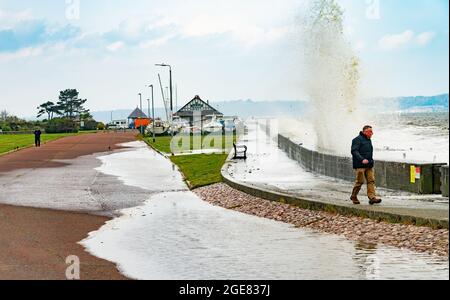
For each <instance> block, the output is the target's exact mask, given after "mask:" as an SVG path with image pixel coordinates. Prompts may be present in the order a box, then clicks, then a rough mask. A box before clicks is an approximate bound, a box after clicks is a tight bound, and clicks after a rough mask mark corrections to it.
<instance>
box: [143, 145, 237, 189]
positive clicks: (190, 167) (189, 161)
mask: <svg viewBox="0 0 450 300" xmlns="http://www.w3.org/2000/svg"><path fill="white" fill-rule="evenodd" d="M184 138H185V140H184V141H186V139H189V141H190V145H189V149H190V150H194V148H196V147H194V138H193V137H192V136H184ZM228 138H230V136H228ZM232 138H233V141H236V136H233V137H232ZM142 139H143V140H144V141H145V142H146V143H147V144H148V145H149V146H151V147H152V148H154V149H155V150H158V151H160V152H163V153H166V154H171V153H172V150H171V141H172V137H171V136H162V137H157V138H156V141H155V142H153V139H152V138H151V137H145V138H142ZM207 139H209V140H207ZM225 141H226V137H223V136H218V137H217V136H216V137H215V139H214V138H213V137H211V136H202V139H201V143H202V149H222V150H225V151H224V153H229V151H230V147H232V145H226V143H225ZM216 144H217V145H216ZM180 146H181V145H180ZM227 157H228V154H191V155H179V156H171V157H170V160H171V161H172V162H173V163H174V164H175V165H177V166H178V168H179V169H180V171H181V172H182V173H183V175H184V177H185V179H186V181H187V183H188V185H189V187H190V188H191V189H195V188H199V187H202V186H207V185H211V184H215V183H219V182H222V175H221V172H220V171H221V169H222V167H223V165H224V164H225V161H226V159H227Z"/></svg>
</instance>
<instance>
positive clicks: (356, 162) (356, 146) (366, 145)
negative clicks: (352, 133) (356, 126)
mask: <svg viewBox="0 0 450 300" xmlns="http://www.w3.org/2000/svg"><path fill="white" fill-rule="evenodd" d="M352 156H353V169H370V168H373V167H374V166H375V162H374V160H373V145H372V141H371V140H370V139H368V138H367V137H366V136H365V135H364V134H363V133H362V132H360V133H359V136H357V137H356V138H355V139H354V140H353V142H352ZM365 159H367V160H368V161H369V163H368V164H367V165H365V164H363V160H365Z"/></svg>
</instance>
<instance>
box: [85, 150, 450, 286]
mask: <svg viewBox="0 0 450 300" xmlns="http://www.w3.org/2000/svg"><path fill="white" fill-rule="evenodd" d="M134 152H136V155H137V157H138V156H139V148H138V149H135V150H134ZM133 156H134V155H133V152H130V153H128V154H127V157H129V158H131V157H133ZM152 157H153V156H152ZM153 158H155V157H153ZM122 159H123V157H121V156H119V155H110V156H105V157H103V158H102V161H103V163H104V164H105V163H107V164H109V165H111V166H112V165H114V166H115V167H114V168H113V169H114V170H115V171H114V173H115V174H116V176H120V178H121V179H120V181H121V182H123V183H126V184H127V185H130V186H139V187H142V188H144V189H147V190H148V191H151V190H152V189H155V190H159V187H158V186H155V185H154V184H153V183H152V182H151V181H142V182H140V183H138V182H137V181H134V179H133V176H134V175H133V173H132V172H130V170H131V169H132V168H129V167H128V165H127V164H122V162H121V160H122ZM155 159H157V158H155ZM121 165H122V166H124V169H123V170H121V167H120V166H121ZM105 168H106V166H103V167H101V168H99V170H102V169H103V170H105ZM167 169H168V170H170V169H171V166H170V165H169V164H167ZM110 170H111V169H110ZM140 172H142V173H141V175H142V176H144V177H147V176H149V177H151V176H152V175H151V174H152V165H151V164H142V165H141V171H140ZM145 172H147V173H145ZM108 174H113V172H108ZM146 174H147V175H146ZM175 181H177V180H175ZM177 184H182V181H181V178H179V179H178V183H177V182H175V185H176V186H177ZM121 213H122V214H123V215H122V216H121V217H118V218H116V219H114V220H112V221H110V222H108V223H107V224H106V225H105V226H103V227H102V228H101V229H100V230H98V231H96V232H92V233H91V234H90V237H89V238H87V239H85V240H84V241H82V242H81V244H82V245H83V246H85V247H86V249H87V251H89V252H90V253H91V254H93V255H96V256H98V257H100V258H103V259H106V260H109V261H112V262H114V263H116V264H117V265H118V267H119V269H120V271H121V272H122V273H123V274H125V275H126V276H128V277H131V278H135V279H179V280H182V279H432V278H433V279H448V269H449V267H448V260H447V259H446V258H442V257H437V256H432V255H427V254H418V253H415V252H411V251H408V250H400V249H397V248H391V247H385V246H374V245H362V244H358V243H356V242H353V241H349V240H347V239H345V238H344V237H340V236H337V235H330V234H324V233H319V232H315V231H312V230H308V229H300V228H295V227H293V226H291V225H288V224H285V223H282V222H277V221H272V220H268V219H264V218H259V217H255V216H250V215H247V214H242V213H239V212H235V211H232V210H227V209H224V208H220V207H216V206H213V205H210V204H208V203H206V202H204V201H202V200H201V199H200V198H199V197H198V196H196V195H195V194H193V193H192V192H190V191H187V190H180V191H176V192H163V193H156V194H154V193H152V195H150V196H149V198H148V200H147V201H146V202H145V203H144V204H143V205H141V206H138V207H135V208H129V209H125V210H122V211H121Z"/></svg>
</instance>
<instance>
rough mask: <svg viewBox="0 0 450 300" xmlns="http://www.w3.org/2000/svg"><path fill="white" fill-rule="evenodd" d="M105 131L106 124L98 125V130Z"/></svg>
mask: <svg viewBox="0 0 450 300" xmlns="http://www.w3.org/2000/svg"><path fill="white" fill-rule="evenodd" d="M105 129H106V126H105V123H102V122H100V123H98V125H97V130H102V131H103V130H105Z"/></svg>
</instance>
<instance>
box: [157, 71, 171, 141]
mask: <svg viewBox="0 0 450 300" xmlns="http://www.w3.org/2000/svg"><path fill="white" fill-rule="evenodd" d="M155 66H157V67H168V68H169V80H170V118H171V123H172V124H171V126H172V137H173V95H172V94H173V90H172V89H173V88H172V66H171V65H168V64H156V65H155Z"/></svg>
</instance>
